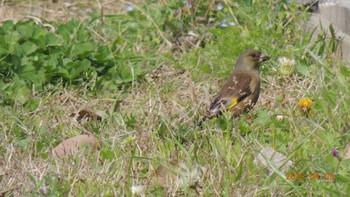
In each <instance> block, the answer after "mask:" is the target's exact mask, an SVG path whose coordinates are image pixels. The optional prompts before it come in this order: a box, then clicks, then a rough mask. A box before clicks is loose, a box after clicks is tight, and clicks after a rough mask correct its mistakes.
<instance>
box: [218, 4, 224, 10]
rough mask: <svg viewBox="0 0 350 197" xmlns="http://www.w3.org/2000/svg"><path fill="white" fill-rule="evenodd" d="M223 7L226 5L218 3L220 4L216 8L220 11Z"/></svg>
mask: <svg viewBox="0 0 350 197" xmlns="http://www.w3.org/2000/svg"><path fill="white" fill-rule="evenodd" d="M222 9H224V5H223V4H222V3H218V4H217V5H216V10H217V11H220V10H222Z"/></svg>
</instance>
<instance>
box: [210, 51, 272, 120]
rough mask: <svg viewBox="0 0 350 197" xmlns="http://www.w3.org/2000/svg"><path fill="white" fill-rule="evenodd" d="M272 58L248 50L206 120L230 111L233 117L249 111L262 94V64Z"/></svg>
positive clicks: (219, 94)
mask: <svg viewBox="0 0 350 197" xmlns="http://www.w3.org/2000/svg"><path fill="white" fill-rule="evenodd" d="M269 59H270V58H269V57H268V56H267V55H265V54H264V53H262V52H260V51H258V50H252V49H248V50H246V51H244V52H243V53H242V54H241V55H240V56H239V58H238V60H237V62H236V65H235V68H234V69H233V73H232V74H231V76H230V78H229V79H228V81H227V82H226V83H225V84H224V86H223V87H222V88H221V90H220V91H219V93H218V94H217V95H216V96H215V98H214V100H213V101H212V102H211V104H210V108H209V115H207V116H206V117H205V118H204V120H206V119H211V118H213V117H216V116H218V115H221V114H222V112H223V111H226V110H229V111H231V112H232V113H233V117H237V116H239V115H240V114H241V113H242V112H247V111H249V110H250V109H251V108H252V107H253V106H254V105H255V103H256V102H257V101H258V98H259V94H260V72H259V69H260V64H261V62H264V61H267V60H269Z"/></svg>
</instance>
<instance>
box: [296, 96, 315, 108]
mask: <svg viewBox="0 0 350 197" xmlns="http://www.w3.org/2000/svg"><path fill="white" fill-rule="evenodd" d="M311 105H312V100H311V99H309V98H301V99H300V100H299V102H298V106H299V108H300V109H301V110H303V111H309V110H310V109H311Z"/></svg>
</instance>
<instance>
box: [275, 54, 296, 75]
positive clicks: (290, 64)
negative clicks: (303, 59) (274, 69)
mask: <svg viewBox="0 0 350 197" xmlns="http://www.w3.org/2000/svg"><path fill="white" fill-rule="evenodd" d="M278 61H279V63H280V69H281V73H282V75H291V74H293V72H294V70H295V60H294V59H288V58H286V57H282V58H279V59H278Z"/></svg>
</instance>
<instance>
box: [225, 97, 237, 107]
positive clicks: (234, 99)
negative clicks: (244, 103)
mask: <svg viewBox="0 0 350 197" xmlns="http://www.w3.org/2000/svg"><path fill="white" fill-rule="evenodd" d="M237 103H238V102H237V98H235V97H233V98H232V100H231V105H229V106H228V107H227V109H231V108H232V107H234V106H235V105H237Z"/></svg>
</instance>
